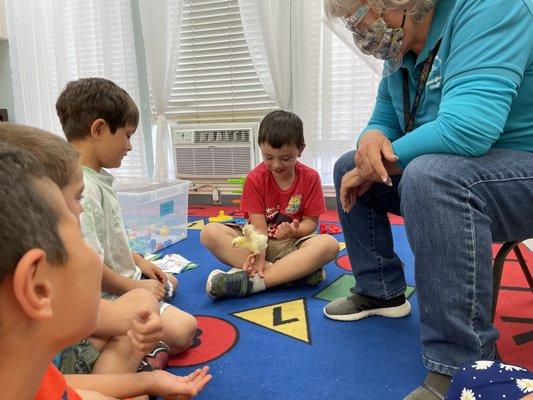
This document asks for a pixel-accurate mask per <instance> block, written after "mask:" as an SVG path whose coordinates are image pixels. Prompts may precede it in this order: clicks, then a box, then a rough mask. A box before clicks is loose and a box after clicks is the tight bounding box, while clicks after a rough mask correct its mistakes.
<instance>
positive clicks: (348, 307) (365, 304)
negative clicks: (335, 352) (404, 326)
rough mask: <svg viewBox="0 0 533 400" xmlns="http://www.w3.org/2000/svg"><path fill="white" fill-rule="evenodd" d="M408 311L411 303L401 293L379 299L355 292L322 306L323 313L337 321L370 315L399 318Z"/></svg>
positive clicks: (353, 319) (354, 319) (357, 318)
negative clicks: (390, 297) (386, 298)
mask: <svg viewBox="0 0 533 400" xmlns="http://www.w3.org/2000/svg"><path fill="white" fill-rule="evenodd" d="M410 312H411V304H409V302H408V301H407V300H406V299H405V296H404V295H403V294H402V295H400V296H398V297H395V298H394V299H391V300H380V299H376V298H374V297H368V296H363V295H360V294H358V293H355V294H352V295H350V296H349V297H342V298H340V299H336V300H333V301H332V302H330V303H329V304H328V305H327V306H326V307H324V315H325V316H326V317H328V318H331V319H334V320H337V321H357V320H359V319H362V318H365V317H369V316H371V315H379V316H382V317H389V318H400V317H405V316H406V315H407V314H409V313H410Z"/></svg>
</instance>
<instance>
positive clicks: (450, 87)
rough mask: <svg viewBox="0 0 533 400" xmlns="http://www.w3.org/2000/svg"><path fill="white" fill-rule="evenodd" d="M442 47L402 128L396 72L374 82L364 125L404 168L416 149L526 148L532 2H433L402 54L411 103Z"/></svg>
mask: <svg viewBox="0 0 533 400" xmlns="http://www.w3.org/2000/svg"><path fill="white" fill-rule="evenodd" d="M439 40H441V45H440V48H439V51H438V53H437V56H436V58H435V61H434V63H433V67H432V69H431V72H430V75H429V77H428V80H427V82H426V86H425V89H424V92H423V95H422V97H421V101H420V104H419V107H418V111H417V114H416V119H415V128H414V129H413V131H412V132H410V133H408V134H404V115H403V91H402V86H403V82H402V71H401V70H398V71H396V72H394V73H393V74H391V75H389V76H388V77H384V78H383V79H382V80H381V83H380V86H379V89H378V95H377V99H376V105H375V108H374V112H373V114H372V117H371V118H370V121H369V123H368V125H367V127H366V128H365V130H364V131H363V134H362V135H361V137H362V136H363V135H364V133H366V132H367V131H369V130H372V129H378V130H380V131H381V132H383V133H384V134H385V135H386V136H387V137H388V138H389V139H390V140H391V142H393V149H394V151H395V154H396V155H397V156H398V157H399V158H400V161H399V163H400V164H401V166H402V167H405V166H406V165H407V164H408V163H409V162H410V161H411V160H413V159H414V158H416V157H417V156H420V155H423V154H458V155H465V156H480V155H483V154H485V153H486V152H487V151H488V150H489V149H490V148H508V149H516V150H524V151H529V152H533V0H439V1H438V3H437V5H436V9H435V14H434V17H433V21H432V25H431V29H430V32H429V35H428V39H427V41H426V44H425V46H424V48H423V50H422V51H421V53H420V54H419V55H418V56H417V55H415V54H413V53H408V54H407V55H406V56H405V57H404V60H403V64H402V67H401V68H406V69H407V71H408V73H409V88H410V99H411V104H410V105H409V109H411V107H412V103H413V101H414V97H415V91H416V85H417V81H418V78H419V76H420V70H421V68H422V65H423V64H424V61H425V59H426V58H427V56H428V53H429V52H430V51H431V50H432V49H433V48H434V47H435V45H436V44H437V42H438V41H439Z"/></svg>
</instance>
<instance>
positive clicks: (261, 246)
mask: <svg viewBox="0 0 533 400" xmlns="http://www.w3.org/2000/svg"><path fill="white" fill-rule="evenodd" d="M242 233H243V235H244V236H239V237H236V238H235V239H233V240H232V242H231V244H232V245H233V247H241V248H243V249H246V250H250V251H251V252H252V254H253V255H257V254H259V253H261V252H262V251H264V250H266V248H267V246H268V238H267V236H266V235H263V234H262V233H259V232H257V231H256V230H255V229H254V227H253V225H250V224H246V225H244V227H243V228H242Z"/></svg>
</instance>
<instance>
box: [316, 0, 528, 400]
mask: <svg viewBox="0 0 533 400" xmlns="http://www.w3.org/2000/svg"><path fill="white" fill-rule="evenodd" d="M325 10H326V14H327V15H328V17H329V18H331V19H336V18H341V19H342V20H343V22H344V23H345V25H346V28H347V29H348V30H349V31H350V32H351V33H352V35H353V39H354V42H355V44H356V45H357V46H358V47H359V48H360V49H361V50H362V51H363V52H364V53H366V54H370V55H373V56H375V57H377V58H380V59H383V60H385V63H384V75H383V78H382V81H381V84H380V86H379V90H378V95H377V99H376V104H375V108H374V112H373V115H372V117H371V118H370V121H369V123H368V126H367V127H366V129H365V130H364V131H363V132H362V134H361V135H360V138H359V142H358V145H357V151H355V150H354V151H351V152H349V153H347V154H345V155H344V156H342V157H341V158H340V159H339V160H338V161H337V163H336V164H335V169H334V181H335V188H336V191H337V199H338V209H339V215H340V219H341V223H342V226H343V228H344V233H345V238H346V245H347V249H348V255H349V258H350V262H351V265H352V269H353V272H354V275H355V277H356V286H355V288H354V291H353V294H351V295H350V296H348V297H345V298H342V299H338V300H335V301H333V302H331V303H330V304H328V305H327V306H326V307H325V308H324V313H325V315H326V316H327V317H329V318H331V319H335V320H343V321H353V320H358V319H361V318H364V317H366V316H369V315H381V316H386V317H402V316H405V315H407V314H409V312H410V309H411V307H410V304H409V302H408V301H407V300H406V299H405V296H404V295H403V293H404V291H405V278H404V274H403V270H402V262H401V261H400V259H399V258H398V256H397V255H396V254H395V253H394V250H393V241H392V234H391V230H390V225H389V222H388V218H387V212H392V213H395V214H399V215H402V216H403V217H404V219H405V229H406V232H407V237H408V239H409V244H410V246H411V248H412V250H413V253H414V255H415V278H416V285H417V294H418V303H419V310H420V325H421V342H422V356H423V362H424V365H425V366H426V367H427V368H428V369H429V374H428V377H427V378H426V380H425V381H424V383H423V384H422V386H421V387H420V388H418V389H416V390H415V391H413V392H412V393H411V394H410V395H408V396H407V397H406V399H439V398H441V399H442V398H443V396H444V393H446V389H447V387H448V385H449V380H450V379H449V376H451V375H453V373H454V372H456V371H457V370H458V369H459V368H460V366H461V365H463V364H465V363H467V362H474V361H475V360H480V359H489V360H490V359H493V358H494V354H495V341H496V339H497V338H498V332H497V330H496V329H495V327H494V326H493V324H492V323H491V300H492V250H491V244H492V242H503V241H511V240H523V239H526V238H528V237H532V236H533V206H532V204H533V0H513V1H510V0H490V1H487V0H439V1H437V0H362V1H359V0H325ZM356 166H357V167H356Z"/></svg>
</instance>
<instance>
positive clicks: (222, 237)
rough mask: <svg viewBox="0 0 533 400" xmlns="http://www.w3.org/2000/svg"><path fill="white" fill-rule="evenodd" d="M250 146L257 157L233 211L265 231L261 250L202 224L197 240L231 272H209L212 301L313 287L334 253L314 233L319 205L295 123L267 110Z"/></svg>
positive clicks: (326, 239) (228, 229)
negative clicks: (255, 141)
mask: <svg viewBox="0 0 533 400" xmlns="http://www.w3.org/2000/svg"><path fill="white" fill-rule="evenodd" d="M258 143H259V147H260V149H261V154H262V156H263V162H262V163H261V164H260V165H258V166H257V167H256V168H255V169H254V170H252V171H251V172H250V173H249V174H248V176H247V178H246V181H245V184H244V188H243V194H242V197H241V208H242V209H243V210H244V211H245V212H247V213H248V218H249V223H250V224H251V225H253V226H254V228H255V230H256V231H258V232H260V233H262V234H265V235H267V236H268V247H267V249H266V251H261V252H260V253H259V254H258V255H251V254H250V251H248V250H245V249H243V248H239V247H234V246H233V245H232V241H233V239H235V238H237V237H239V236H242V235H243V233H242V229H241V228H240V227H238V226H234V225H229V224H221V223H210V224H208V225H207V226H206V227H205V228H204V229H203V230H202V233H201V235H200V240H201V242H202V244H203V245H204V246H205V247H207V248H208V249H209V250H210V251H211V252H212V253H213V254H214V255H215V256H216V257H217V258H218V259H219V260H220V261H222V262H223V263H224V264H226V265H229V266H231V267H234V268H238V269H239V270H237V271H235V270H233V271H230V272H224V271H221V270H219V269H215V270H214V271H212V272H211V274H210V275H209V277H208V278H207V283H206V292H207V294H208V295H209V296H211V297H214V298H224V297H244V296H248V295H250V294H252V293H256V292H260V291H262V290H265V289H266V288H270V287H274V286H277V285H281V284H289V285H294V286H302V285H318V284H319V283H320V282H322V281H323V280H324V278H325V272H324V270H323V268H322V267H323V266H324V265H325V264H327V263H328V262H330V261H331V260H333V259H334V258H335V257H336V256H337V254H338V252H339V243H338V242H337V240H336V239H335V238H333V237H332V236H329V235H317V234H315V231H316V228H317V225H318V218H319V216H320V215H321V214H323V213H324V212H325V211H326V206H325V201H324V195H323V193H322V185H321V183H320V177H319V175H318V172H317V171H315V170H314V169H312V168H309V167H307V166H305V165H304V164H302V163H300V162H298V157H300V156H301V154H302V151H303V150H304V148H305V142H304V136H303V124H302V120H301V119H300V118H299V117H298V116H297V115H295V114H293V113H291V112H288V111H283V110H277V111H272V112H271V113H269V114H267V115H266V116H265V118H264V119H263V120H262V121H261V124H260V126H259V137H258Z"/></svg>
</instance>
